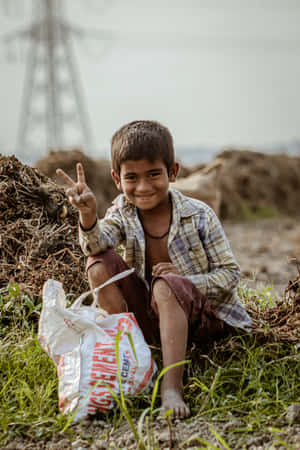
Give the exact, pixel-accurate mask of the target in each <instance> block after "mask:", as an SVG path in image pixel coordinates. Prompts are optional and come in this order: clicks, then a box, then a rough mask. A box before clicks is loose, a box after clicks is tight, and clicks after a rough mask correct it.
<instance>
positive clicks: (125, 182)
mask: <svg viewBox="0 0 300 450" xmlns="http://www.w3.org/2000/svg"><path fill="white" fill-rule="evenodd" d="M178 168H179V166H178V164H177V163H174V164H173V166H172V167H171V169H170V172H169V174H168V171H167V168H166V166H165V163H164V162H163V161H162V160H161V159H157V160H155V161H153V162H151V161H148V160H147V159H140V160H138V161H132V160H128V161H125V162H124V163H122V164H121V170H120V176H118V175H117V174H116V173H115V172H114V171H113V172H112V177H113V179H114V181H115V183H116V186H117V188H118V189H119V190H120V191H122V192H123V193H124V194H125V196H126V198H127V199H128V200H129V201H130V202H131V203H133V204H134V205H135V206H136V207H137V208H139V209H140V210H145V211H146V210H152V209H155V208H156V207H158V206H164V205H167V204H168V201H169V200H168V189H169V182H170V181H171V182H172V181H175V180H176V176H177V172H178Z"/></svg>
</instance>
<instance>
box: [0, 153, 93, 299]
mask: <svg viewBox="0 0 300 450" xmlns="http://www.w3.org/2000/svg"><path fill="white" fill-rule="evenodd" d="M77 226H78V225H77V212H76V211H75V209H74V208H73V207H72V206H71V205H70V204H69V202H68V199H67V198H66V195H65V193H64V190H63V188H61V187H59V186H58V185H57V184H55V183H54V182H53V181H51V180H50V179H49V178H48V177H46V176H45V175H43V174H41V173H40V172H39V171H38V170H37V169H33V168H31V167H29V166H26V165H23V164H21V163H20V162H19V161H18V160H17V159H16V158H15V157H14V156H11V157H6V156H2V155H0V227H1V231H0V288H1V287H6V286H7V285H8V283H9V282H10V283H18V284H19V285H20V288H21V290H22V292H27V293H28V294H29V295H30V296H31V297H34V296H38V295H41V288H42V286H43V284H44V282H45V281H46V280H47V279H49V278H54V279H56V280H59V281H61V282H62V283H63V285H64V288H65V290H66V291H67V292H69V293H73V294H74V295H76V296H77V295H79V294H81V293H82V292H84V291H85V290H87V283H86V280H85V277H84V260H83V256H82V252H81V250H80V247H79V245H78V238H77Z"/></svg>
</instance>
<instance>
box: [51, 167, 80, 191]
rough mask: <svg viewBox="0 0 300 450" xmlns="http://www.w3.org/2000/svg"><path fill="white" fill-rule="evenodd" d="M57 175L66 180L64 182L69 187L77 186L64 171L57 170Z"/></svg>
mask: <svg viewBox="0 0 300 450" xmlns="http://www.w3.org/2000/svg"><path fill="white" fill-rule="evenodd" d="M56 173H57V175H58V176H59V177H61V178H62V179H63V180H64V182H65V183H66V184H67V185H68V186H70V187H73V186H75V184H76V183H75V181H74V180H72V178H71V177H69V175H68V174H66V172H64V171H63V170H62V169H56Z"/></svg>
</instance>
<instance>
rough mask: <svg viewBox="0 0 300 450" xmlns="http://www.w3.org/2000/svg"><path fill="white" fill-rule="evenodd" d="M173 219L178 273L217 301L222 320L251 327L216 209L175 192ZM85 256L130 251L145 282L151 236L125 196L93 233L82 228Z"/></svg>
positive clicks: (171, 245)
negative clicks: (147, 239) (112, 250)
mask: <svg viewBox="0 0 300 450" xmlns="http://www.w3.org/2000/svg"><path fill="white" fill-rule="evenodd" d="M170 194H171V199H172V206H173V217H172V224H171V228H170V232H169V237H168V252H169V257H170V260H171V262H172V264H173V265H174V266H175V267H176V268H177V270H178V272H179V273H180V274H181V275H183V276H184V277H186V278H188V279H189V280H190V281H191V282H192V283H194V284H195V285H196V286H197V288H198V289H199V290H200V291H201V292H202V293H203V294H204V295H206V296H207V297H208V298H209V299H210V300H211V301H212V303H213V305H214V307H215V309H216V311H217V312H218V314H219V317H220V318H221V319H223V320H224V321H225V322H226V323H228V324H229V325H231V326H235V327H239V328H247V327H249V326H250V325H251V320H250V317H249V316H248V314H247V313H246V311H245V309H244V307H243V305H242V304H241V301H240V299H239V297H238V295H237V289H236V286H237V284H238V282H239V279H240V268H239V266H238V264H237V262H236V260H235V258H234V256H233V254H232V251H231V249H230V246H229V243H228V240H227V238H226V236H225V234H224V230H223V228H222V226H221V224H220V222H219V220H218V218H217V216H216V215H215V213H214V211H213V210H212V209H211V208H210V207H209V206H207V205H206V204H205V203H203V202H201V201H199V200H196V199H192V198H189V197H186V196H184V195H183V194H181V193H180V192H178V191H176V190H173V189H170ZM79 242H80V245H81V248H82V250H83V252H84V254H85V255H95V254H98V253H99V252H101V251H104V250H106V249H107V248H108V247H111V248H116V247H118V246H119V245H121V246H123V247H124V250H125V254H124V259H125V261H126V263H127V264H128V266H129V267H134V268H135V270H136V272H137V274H138V275H139V276H140V277H141V278H143V279H145V273H146V260H145V248H146V243H145V236H144V231H143V228H142V225H141V222H140V220H139V217H138V214H137V209H136V206H134V205H133V204H132V203H130V202H128V201H127V200H126V198H125V196H124V194H121V195H119V196H118V197H117V198H116V199H115V200H114V202H113V206H112V207H111V208H109V209H108V210H107V212H106V215H105V217H104V218H103V219H101V220H98V222H97V224H95V226H94V227H93V228H92V229H91V230H89V231H83V230H82V229H81V228H80V227H79Z"/></svg>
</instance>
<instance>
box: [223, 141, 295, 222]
mask: <svg viewBox="0 0 300 450" xmlns="http://www.w3.org/2000/svg"><path fill="white" fill-rule="evenodd" d="M217 158H218V159H221V160H223V161H224V167H223V170H222V173H221V177H220V189H221V192H222V200H221V213H220V215H221V217H222V218H223V219H227V218H237V217H239V216H241V215H242V211H243V209H244V208H245V207H246V208H247V209H249V210H250V211H253V212H256V211H258V210H260V209H261V210H263V209H265V208H273V209H274V210H277V211H278V212H280V213H283V214H288V215H296V214H299V213H300V208H299V204H300V157H294V156H289V155H286V154H264V153H259V152H254V151H247V150H225V151H224V152H222V153H221V154H219V155H218V156H217Z"/></svg>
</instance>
